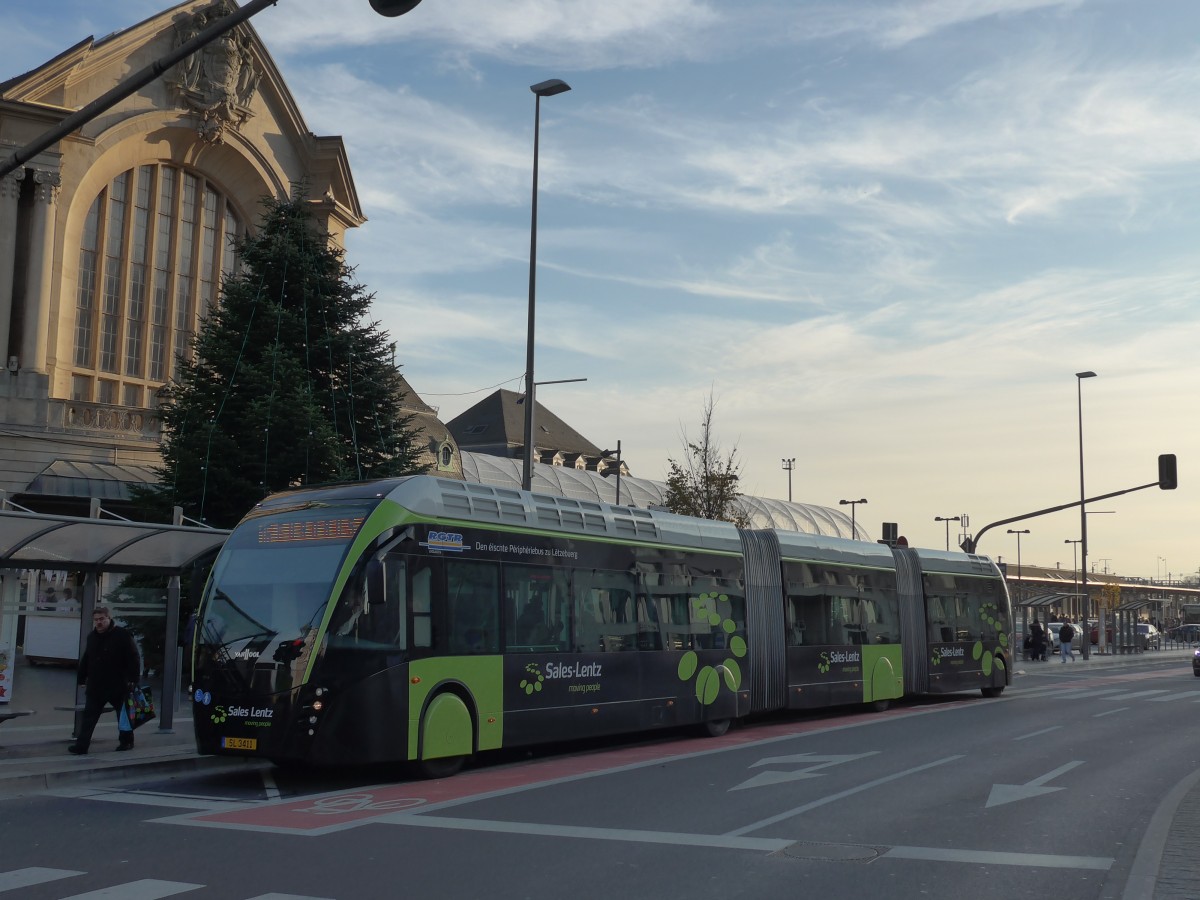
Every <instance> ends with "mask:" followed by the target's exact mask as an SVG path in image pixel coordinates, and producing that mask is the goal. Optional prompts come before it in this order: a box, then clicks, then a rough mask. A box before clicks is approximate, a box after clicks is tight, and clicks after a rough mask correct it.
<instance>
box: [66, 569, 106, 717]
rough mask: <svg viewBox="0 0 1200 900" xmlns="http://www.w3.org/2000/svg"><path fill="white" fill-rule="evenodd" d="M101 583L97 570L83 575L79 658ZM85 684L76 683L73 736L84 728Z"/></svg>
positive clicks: (85, 641)
mask: <svg viewBox="0 0 1200 900" xmlns="http://www.w3.org/2000/svg"><path fill="white" fill-rule="evenodd" d="M99 585H100V579H99V576H98V575H97V574H96V573H95V572H87V573H86V574H84V576H83V597H82V599H81V601H80V602H81V609H80V611H79V659H81V660H82V659H83V652H84V651H85V650H86V649H87V639H88V634H89V633H90V632H91V630H92V612H93V611H94V610H95V609H96V594H97V593H98V588H99ZM84 699H85V697H84V688H83V685H81V684H77V685H75V731H74V732H73V733H72V734H71V737H73V738H76V739H78V737H79V734H80V732H81V731H82V730H83V705H82V704H83V702H84Z"/></svg>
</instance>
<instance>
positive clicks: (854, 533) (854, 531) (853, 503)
mask: <svg viewBox="0 0 1200 900" xmlns="http://www.w3.org/2000/svg"><path fill="white" fill-rule="evenodd" d="M866 502H867V498H866V497H863V498H862V499H861V500H839V501H838V503H839V504H840V505H841V506H849V507H850V537H852V538H854V539H855V540H858V525H857V524H856V523H855V519H854V511H855V509H856V508H857V507H858V504H860V503H866Z"/></svg>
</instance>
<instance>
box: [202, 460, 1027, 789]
mask: <svg viewBox="0 0 1200 900" xmlns="http://www.w3.org/2000/svg"><path fill="white" fill-rule="evenodd" d="M197 622H198V625H197V627H196V629H195V638H194V642H195V643H194V648H193V651H194V652H193V663H192V666H193V668H192V702H193V712H194V719H195V727H196V743H197V748H198V750H199V751H200V752H201V753H209V754H234V755H243V756H258V757H262V758H266V759H270V760H273V761H275V762H276V763H277V764H280V765H287V764H317V765H345V764H351V765H357V764H365V763H380V762H393V761H394V762H411V763H415V764H416V765H417V766H418V767H419V768H420V770H421V771H422V772H423V773H424V774H426V775H429V776H433V777H437V776H443V775H449V774H453V773H454V772H455V771H456V770H457V769H458V768H459V767H461V765H462V764H463V762H464V761H465V760H467V759H468V758H469V757H471V756H472V755H473V754H475V753H478V752H481V751H486V750H492V749H498V748H502V747H505V748H506V747H514V746H520V745H529V744H535V743H543V742H551V741H561V740H568V739H574V738H582V737H589V736H598V735H609V734H618V733H622V732H641V731H648V730H651V729H659V728H675V727H680V726H694V727H696V728H697V729H698V730H701V731H704V732H707V733H708V734H712V735H719V734H721V733H723V732H724V731H725V730H726V729H727V728H728V727H729V725H730V723H731V722H733V721H736V720H739V719H743V718H746V717H749V716H754V715H756V714H762V713H768V712H772V711H776V710H804V709H814V708H818V707H825V706H831V705H840V704H870V705H872V706H874V707H875V708H877V709H882V708H885V707H886V706H887V704H888V703H889V702H890V701H892V700H895V699H897V698H900V697H903V696H905V695H912V694H921V693H947V692H954V691H966V690H980V691H982V693H983V695H984V696H989V697H990V696H996V695H998V694H1000V692H1001V691H1003V690H1004V688H1005V686H1007V685H1008V684H1010V683H1011V665H1010V662H1011V659H1012V656H1011V648H1010V632H1011V608H1010V605H1009V598H1008V593H1007V590H1006V587H1005V584H1004V579H1003V577H1002V576H1001V574H1000V572H999V571H998V570H997V568H996V566H995V565H994V564H993V563H992V562H991V560H989V559H987V558H986V557H980V556H972V555H967V554H962V553H941V552H937V551H929V550H912V549H909V548H906V547H895V548H893V547H890V546H888V545H886V544H873V543H868V542H863V541H854V540H848V539H845V538H835V537H824V536H819V535H810V534H799V533H795V532H787V531H777V530H751V529H739V528H737V527H735V526H734V525H732V524H729V523H727V522H715V521H709V520H703V519H693V518H689V517H685V516H677V515H672V514H670V513H665V512H660V511H653V510H645V509H636V508H631V507H623V506H610V505H608V504H604V503H598V502H590V501H582V500H574V499H569V498H564V497H554V496H547V495H543V494H537V493H526V492H523V491H518V490H511V489H504V488H496V487H490V486H487V485H481V484H470V483H466V482H461V481H453V480H448V479H442V478H437V477H432V476H412V477H407V478H395V479H388V480H381V481H376V482H368V483H356V484H350V485H341V486H337V487H331V488H316V489H309V490H300V491H294V492H289V493H284V494H278V495H275V496H272V497H269V498H267V499H266V500H264V501H263V502H261V503H260V504H259V505H258V506H256V507H255V508H254V509H253V510H252V511H251V512H250V513H249V514H248V515H247V516H246V518H245V519H244V520H243V521H242V522H241V523H240V524H239V525H238V526H237V528H236V529H234V531H233V533H232V534H231V535H230V537H229V539H228V541H227V542H226V544H225V546H224V548H223V549H222V550H221V553H220V555H219V556H218V558H217V561H216V563H215V564H214V567H213V571H212V574H211V576H210V578H209V582H208V585H207V586H206V588H205V593H204V597H203V600H202V605H201V608H200V610H199V613H198V619H197Z"/></svg>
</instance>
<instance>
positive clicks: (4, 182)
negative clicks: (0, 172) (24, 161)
mask: <svg viewBox="0 0 1200 900" xmlns="http://www.w3.org/2000/svg"><path fill="white" fill-rule="evenodd" d="M24 180H25V170H24V169H23V168H21V169H17V170H16V171H15V172H9V173H8V174H7V175H5V176H4V177H3V178H0V199H3V198H6V197H13V198H16V197H20V196H21V182H22V181H24Z"/></svg>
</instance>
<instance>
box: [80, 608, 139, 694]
mask: <svg viewBox="0 0 1200 900" xmlns="http://www.w3.org/2000/svg"><path fill="white" fill-rule="evenodd" d="M141 674H142V662H141V660H140V659H139V658H138V651H137V644H135V643H134V641H133V635H131V634H130V633H129V632H128V631H126V630H125V629H124V628H121V627H119V626H117V625H110V626H109V627H108V630H107V631H96V630H95V629H94V628H93V629H92V632H91V634H89V635H88V639H87V647H86V648H85V649H84V651H83V658H82V659H80V660H79V683H80V684H86V685H87V693H88V695H89V696H93V697H105V698H109V697H116V696H120V695H123V694H124V693H125V691H126V689H127V688H128V686H129V685H131V684H135V683H136V682H137V680H138V678H140V677H141Z"/></svg>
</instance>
